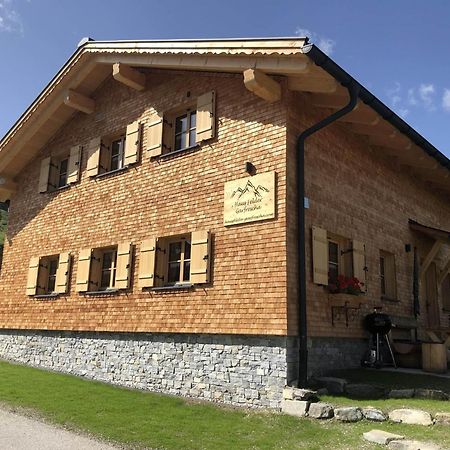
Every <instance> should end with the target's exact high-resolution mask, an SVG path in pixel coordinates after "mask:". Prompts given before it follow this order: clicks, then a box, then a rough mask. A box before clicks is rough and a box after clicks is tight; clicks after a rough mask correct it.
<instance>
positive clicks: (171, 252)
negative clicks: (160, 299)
mask: <svg viewBox="0 0 450 450" xmlns="http://www.w3.org/2000/svg"><path fill="white" fill-rule="evenodd" d="M167 247H168V258H167V283H168V284H176V283H185V282H188V281H189V279H190V272H191V240H190V236H189V235H185V236H181V237H179V238H176V240H174V241H172V240H168V242H167Z"/></svg>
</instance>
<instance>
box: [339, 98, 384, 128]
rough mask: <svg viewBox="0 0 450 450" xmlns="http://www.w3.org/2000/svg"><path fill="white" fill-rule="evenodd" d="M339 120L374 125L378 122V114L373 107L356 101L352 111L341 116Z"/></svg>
mask: <svg viewBox="0 0 450 450" xmlns="http://www.w3.org/2000/svg"><path fill="white" fill-rule="evenodd" d="M339 120H340V121H341V122H350V123H361V124H366V125H376V124H378V123H379V122H380V116H379V115H378V114H377V113H376V112H375V111H374V110H373V109H371V108H369V107H368V106H366V105H364V104H363V103H361V102H358V104H357V105H356V107H355V109H354V110H353V111H351V112H350V113H348V114H346V115H345V116H343V117H341V118H340V119H339Z"/></svg>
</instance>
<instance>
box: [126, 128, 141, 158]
mask: <svg viewBox="0 0 450 450" xmlns="http://www.w3.org/2000/svg"><path fill="white" fill-rule="evenodd" d="M140 147H141V124H140V123H139V122H138V121H136V122H133V123H130V124H129V125H128V126H127V135H126V138H125V165H126V166H127V165H129V164H134V163H137V162H138V160H139V150H140Z"/></svg>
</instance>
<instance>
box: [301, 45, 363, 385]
mask: <svg viewBox="0 0 450 450" xmlns="http://www.w3.org/2000/svg"><path fill="white" fill-rule="evenodd" d="M311 49H314V50H315V51H316V52H317V51H318V52H320V53H321V55H320V56H322V55H323V58H321V61H317V59H316V58H315V59H314V60H315V62H316V64H317V65H319V66H321V67H323V68H324V69H325V70H327V68H326V66H327V62H328V61H331V60H329V58H328V56H326V55H325V54H324V53H322V52H321V51H320V50H318V49H317V47H314V46H311ZM308 51H310V50H308ZM305 53H307V52H306V51H305ZM316 55H317V53H316ZM308 56H309V55H308ZM343 85H344V86H345V87H346V88H347V89H348V93H349V96H350V99H349V102H348V103H347V105H345V106H344V107H343V108H341V109H340V110H338V111H336V112H334V113H333V114H331V115H330V116H327V117H325V119H323V120H321V121H320V122H317V123H316V124H314V125H313V126H311V127H309V128H307V129H306V130H304V131H303V132H302V133H301V134H300V135H299V136H298V138H297V230H298V241H297V243H298V244H297V252H298V255H297V257H298V260H297V264H298V287H297V289H298V336H299V360H298V386H300V387H305V386H306V384H307V380H308V332H307V320H306V255H305V246H306V245H305V232H306V230H305V204H304V202H305V141H306V139H307V138H308V137H309V136H311V135H312V134H314V133H316V132H317V131H319V130H321V129H322V128H325V127H326V126H328V125H330V124H331V123H333V122H335V121H336V120H338V119H339V118H341V117H343V116H345V115H346V114H348V113H349V112H351V111H352V110H353V109H354V108H355V106H356V103H357V101H358V95H359V92H360V85H359V83H357V82H355V81H354V80H353V79H350V80H349V82H348V84H344V83H343Z"/></svg>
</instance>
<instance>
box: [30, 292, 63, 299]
mask: <svg viewBox="0 0 450 450" xmlns="http://www.w3.org/2000/svg"><path fill="white" fill-rule="evenodd" d="M56 297H59V293H58V292H52V293H51V294H38V295H33V298H56Z"/></svg>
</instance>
